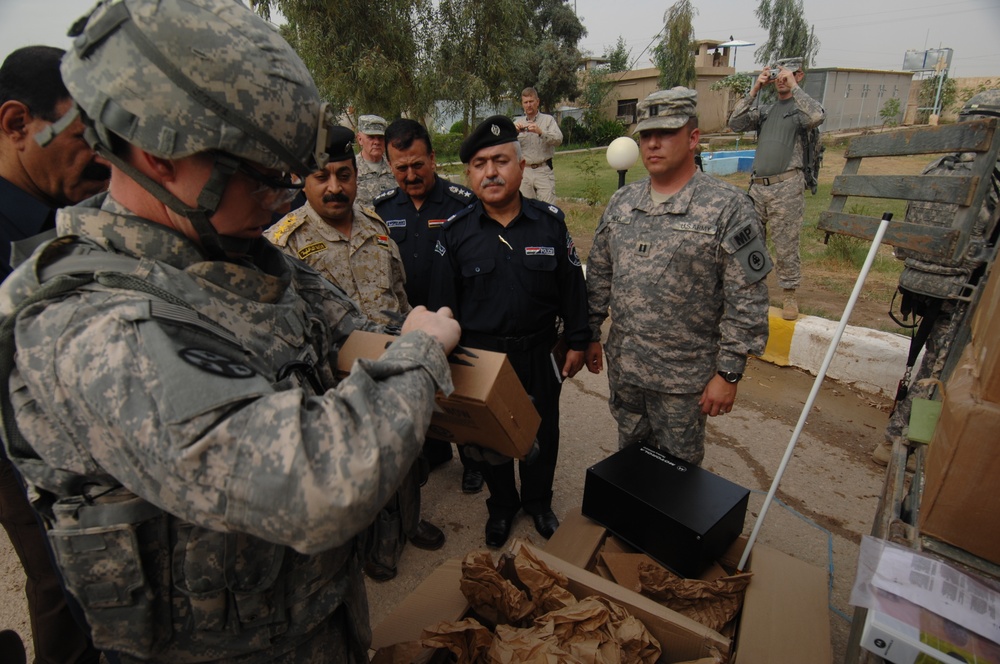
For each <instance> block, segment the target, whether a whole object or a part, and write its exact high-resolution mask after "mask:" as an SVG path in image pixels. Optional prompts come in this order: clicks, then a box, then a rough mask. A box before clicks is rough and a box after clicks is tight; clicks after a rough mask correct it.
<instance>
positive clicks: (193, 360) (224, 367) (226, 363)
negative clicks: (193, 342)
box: [179, 348, 257, 378]
mask: <svg viewBox="0 0 1000 664" xmlns="http://www.w3.org/2000/svg"><path fill="white" fill-rule="evenodd" d="M179 355H180V356H181V359H182V360H184V361H185V362H187V363H188V364H190V365H192V366H194V367H198V368H199V369H201V370H202V371H207V372H208V373H210V374H215V375H216V376H223V377H225V378H252V377H253V376H255V375H257V372H256V371H254V370H253V369H251V368H250V367H248V366H247V365H246V364H244V363H243V362H240V361H239V360H234V359H231V358H228V357H226V356H225V355H220V354H219V353H216V352H215V351H211V350H208V349H206V348H185V349H183V350H181V351H180V353H179Z"/></svg>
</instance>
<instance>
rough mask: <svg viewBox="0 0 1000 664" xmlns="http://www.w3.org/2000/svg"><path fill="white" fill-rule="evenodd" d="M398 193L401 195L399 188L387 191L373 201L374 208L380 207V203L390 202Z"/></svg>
mask: <svg viewBox="0 0 1000 664" xmlns="http://www.w3.org/2000/svg"><path fill="white" fill-rule="evenodd" d="M397 193H399V187H396V188H395V189H386V190H385V191H383V192H382V193H381V194H379V195H378V196H376V197H375V198H374V199H372V207H374V206H376V205H378V204H379V203H382V202H384V201H387V200H389V199H390V198H392V197H393V196H395V195H396V194H397Z"/></svg>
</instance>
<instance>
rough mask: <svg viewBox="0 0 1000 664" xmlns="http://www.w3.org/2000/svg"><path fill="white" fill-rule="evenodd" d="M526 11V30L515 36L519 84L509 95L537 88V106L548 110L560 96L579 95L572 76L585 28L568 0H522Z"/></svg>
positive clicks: (569, 97)
mask: <svg viewBox="0 0 1000 664" xmlns="http://www.w3.org/2000/svg"><path fill="white" fill-rule="evenodd" d="M522 2H523V4H524V5H525V6H526V8H527V11H528V29H527V30H526V31H524V32H522V33H521V34H519V35H517V36H516V37H515V39H514V42H513V43H516V44H520V49H519V53H518V56H517V59H518V64H519V70H520V73H519V83H520V85H518V86H517V89H516V90H511V93H512V96H515V97H520V93H521V90H522V89H523V88H526V87H529V86H530V87H534V88H535V89H537V90H538V99H539V105H540V106H541V108H542V109H544V110H546V111H549V112H551V110H552V109H553V107H554V106H555V104H556V103H558V102H559V100H561V99H574V98H576V97H578V96H579V95H580V81H579V78H578V77H577V75H576V69H577V65H578V64H579V62H580V58H581V54H580V49H579V48H578V46H577V45H578V44H579V43H580V40H581V39H583V37H584V36H585V35H586V34H587V29H586V28H584V27H583V23H581V22H580V19H579V18H578V17H577V15H576V13H575V12H574V11H573V7H572V5H570V4H569V0H522Z"/></svg>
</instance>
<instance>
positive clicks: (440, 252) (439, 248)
mask: <svg viewBox="0 0 1000 664" xmlns="http://www.w3.org/2000/svg"><path fill="white" fill-rule="evenodd" d="M434 251H435V253H437V254H438V255H439V256H444V255H445V253H447V252H446V250H445V248H444V245H443V244H441V240H438V241H437V243H436V244H435V245H434Z"/></svg>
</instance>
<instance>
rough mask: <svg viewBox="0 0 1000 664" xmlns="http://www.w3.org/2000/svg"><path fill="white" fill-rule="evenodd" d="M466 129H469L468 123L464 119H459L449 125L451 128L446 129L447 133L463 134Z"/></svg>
mask: <svg viewBox="0 0 1000 664" xmlns="http://www.w3.org/2000/svg"><path fill="white" fill-rule="evenodd" d="M468 129H469V123H468V122H466V121H465V120H459V121H458V122H456V123H455V124H453V125H452V126H451V129H449V130H448V133H449V134H459V135H461V136H465V133H466V131H467V130H468Z"/></svg>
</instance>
